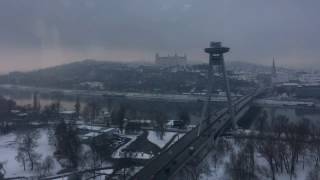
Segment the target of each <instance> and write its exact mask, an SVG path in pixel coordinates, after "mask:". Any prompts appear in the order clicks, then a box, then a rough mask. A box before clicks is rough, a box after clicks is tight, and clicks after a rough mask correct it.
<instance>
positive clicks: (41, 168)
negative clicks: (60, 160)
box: [37, 156, 54, 177]
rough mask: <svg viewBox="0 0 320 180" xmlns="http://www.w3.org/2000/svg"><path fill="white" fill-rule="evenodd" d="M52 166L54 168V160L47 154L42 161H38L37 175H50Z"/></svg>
mask: <svg viewBox="0 0 320 180" xmlns="http://www.w3.org/2000/svg"><path fill="white" fill-rule="evenodd" d="M53 168H54V160H53V158H52V157H51V156H47V157H46V158H45V159H44V160H43V161H42V163H39V164H38V166H37V171H38V175H39V177H44V176H48V175H50V174H51V171H52V169H53Z"/></svg>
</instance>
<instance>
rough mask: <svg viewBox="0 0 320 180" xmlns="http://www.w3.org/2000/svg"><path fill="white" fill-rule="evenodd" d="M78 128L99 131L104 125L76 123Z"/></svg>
mask: <svg viewBox="0 0 320 180" xmlns="http://www.w3.org/2000/svg"><path fill="white" fill-rule="evenodd" d="M78 128H79V129H85V130H92V131H101V130H102V129H104V127H101V126H90V125H78Z"/></svg>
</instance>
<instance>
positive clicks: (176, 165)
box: [131, 93, 257, 180]
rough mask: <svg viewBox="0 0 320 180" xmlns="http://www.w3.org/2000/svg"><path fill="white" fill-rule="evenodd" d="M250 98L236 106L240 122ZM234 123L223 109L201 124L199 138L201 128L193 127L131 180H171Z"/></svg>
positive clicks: (246, 97)
mask: <svg viewBox="0 0 320 180" xmlns="http://www.w3.org/2000/svg"><path fill="white" fill-rule="evenodd" d="M256 94H257V93H254V94H253V95H248V96H245V97H243V98H240V99H239V100H237V101H236V102H235V103H234V106H235V110H236V117H235V118H236V120H238V119H240V118H241V117H242V116H243V115H244V114H245V113H246V112H247V111H248V109H249V103H250V102H251V100H252V99H253V98H254V97H255V96H256ZM231 124H232V119H231V116H230V113H229V111H228V109H226V108H225V109H222V110H221V111H219V112H218V113H216V116H215V117H212V118H211V119H210V120H209V121H207V123H205V125H202V126H201V127H200V128H201V133H200V135H199V136H198V134H197V132H198V128H199V125H198V126H197V128H194V129H193V130H191V131H190V132H189V133H187V134H186V135H185V136H184V137H183V138H181V139H180V140H179V141H177V142H176V143H175V144H173V145H172V146H171V147H170V148H168V149H167V150H166V151H164V152H163V153H161V154H160V155H158V156H157V157H154V158H153V159H152V160H151V161H150V162H149V163H148V164H147V165H146V166H145V167H144V168H143V169H142V170H141V171H139V172H138V173H137V174H136V175H135V176H133V177H132V178H131V180H165V179H171V178H173V177H174V175H175V174H176V173H177V172H178V171H179V170H180V169H181V168H182V167H183V166H184V165H185V164H186V163H187V162H188V161H189V160H190V159H192V158H193V157H194V156H195V155H197V154H198V153H199V152H201V151H202V150H203V149H204V148H208V149H210V146H211V144H212V143H211V142H210V141H215V139H216V138H217V137H218V136H219V135H220V134H221V133H222V132H223V131H224V130H225V129H226V128H228V127H230V126H231Z"/></svg>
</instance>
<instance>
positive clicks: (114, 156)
mask: <svg viewBox="0 0 320 180" xmlns="http://www.w3.org/2000/svg"><path fill="white" fill-rule="evenodd" d="M125 137H127V138H130V139H131V140H130V141H129V142H127V143H126V144H124V145H122V146H121V147H120V148H118V149H117V150H116V151H115V152H114V153H113V154H112V157H113V158H121V157H123V153H122V150H123V149H125V148H126V147H128V146H129V145H130V144H131V143H133V142H134V141H135V140H136V139H137V136H134V135H126V136H125Z"/></svg>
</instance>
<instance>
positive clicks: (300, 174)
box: [200, 139, 313, 180]
mask: <svg viewBox="0 0 320 180" xmlns="http://www.w3.org/2000/svg"><path fill="white" fill-rule="evenodd" d="M227 141H228V142H229V143H230V144H231V148H232V150H233V152H239V151H240V147H239V145H238V144H236V143H235V142H234V140H232V139H228V140H227ZM212 153H213V152H212ZM212 153H209V155H208V156H207V157H206V158H205V159H204V160H203V161H204V162H205V163H208V165H209V169H210V173H208V174H207V173H203V174H201V176H200V180H211V179H221V180H226V179H228V174H227V172H226V165H227V164H228V163H230V157H231V152H230V151H228V152H226V153H225V154H224V156H223V157H219V158H220V161H219V162H218V163H217V164H216V167H215V165H214V161H213V159H212V157H213V154H212ZM255 162H256V165H257V167H264V168H266V169H268V170H269V165H268V162H267V161H266V160H265V159H264V158H263V157H262V156H261V155H260V154H259V153H258V152H256V154H255ZM312 165H313V163H308V161H306V163H305V164H304V167H302V163H301V162H300V163H298V164H297V167H296V176H295V177H293V179H292V180H307V176H308V173H309V172H310V170H311V169H312ZM268 172H269V175H271V172H270V170H269V171H268ZM257 175H258V178H259V180H269V179H270V180H271V179H272V178H271V177H265V175H262V174H259V173H258V172H257ZM276 180H290V176H289V175H288V174H287V173H282V174H276Z"/></svg>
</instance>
